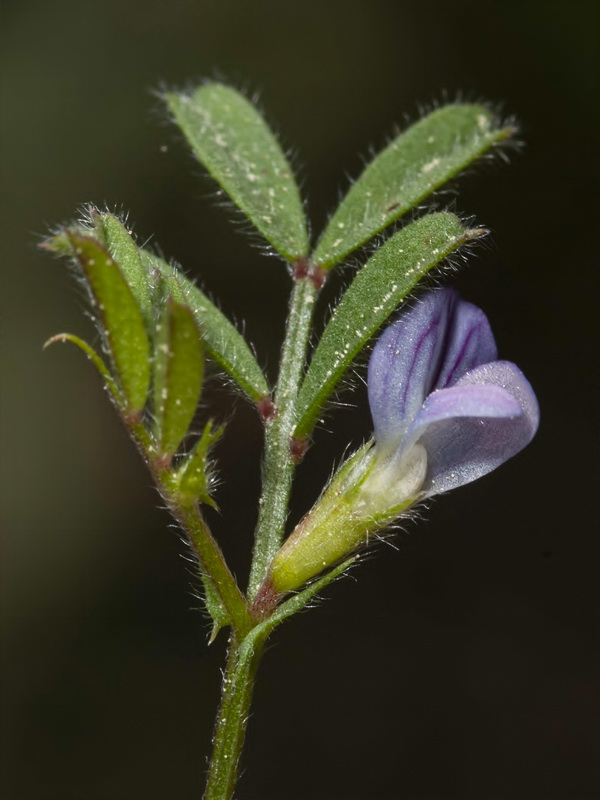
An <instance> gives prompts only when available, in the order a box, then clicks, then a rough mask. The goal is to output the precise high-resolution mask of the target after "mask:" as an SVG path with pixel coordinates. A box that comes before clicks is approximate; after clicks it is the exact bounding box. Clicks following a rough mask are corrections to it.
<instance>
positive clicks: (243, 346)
mask: <svg viewBox="0 0 600 800" xmlns="http://www.w3.org/2000/svg"><path fill="white" fill-rule="evenodd" d="M140 253H141V257H142V261H143V262H144V263H145V264H146V266H147V267H148V268H150V269H153V270H154V271H155V273H156V276H155V284H156V287H155V292H156V295H157V298H158V299H157V300H155V301H154V302H155V303H157V302H160V298H161V297H167V296H169V295H171V296H172V297H173V298H174V300H176V301H177V302H178V303H182V304H184V305H187V306H189V308H190V309H191V310H192V313H193V314H194V318H195V320H196V323H197V325H198V327H199V329H200V333H201V335H202V340H203V342H204V344H205V347H206V350H207V353H208V355H209V356H210V357H211V358H212V359H214V361H216V362H217V364H218V365H219V366H220V367H221V369H223V370H224V371H225V372H226V373H227V374H228V375H230V376H231V377H232V378H233V380H234V381H235V382H236V383H237V385H238V386H239V387H240V388H241V389H242V390H243V391H244V392H245V393H246V394H247V395H248V397H249V398H250V399H251V400H252V401H253V402H254V403H256V402H258V401H259V400H261V399H262V398H264V397H265V396H267V395H268V394H269V386H268V384H267V381H266V379H265V376H264V374H263V372H262V370H261V368H260V367H259V366H258V363H257V361H256V358H255V357H254V355H253V353H252V351H251V350H250V347H249V346H248V343H247V341H246V340H245V339H244V337H243V336H242V335H241V333H240V332H239V331H238V330H237V329H236V328H235V327H234V326H233V325H232V324H231V322H230V321H229V320H228V319H227V317H226V316H225V315H224V314H223V312H222V311H220V310H219V309H218V308H217V306H215V304H214V303H213V302H211V300H209V299H208V297H207V296H206V295H205V294H204V293H203V292H201V291H200V289H199V288H198V287H197V286H196V285H195V284H194V283H192V281H190V280H188V279H187V278H186V277H185V275H183V274H182V273H181V272H180V271H179V270H178V269H176V268H175V267H173V266H171V265H170V264H167V262H166V261H163V259H162V258H159V257H158V256H156V255H154V253H150V252H148V251H147V250H141V251H140Z"/></svg>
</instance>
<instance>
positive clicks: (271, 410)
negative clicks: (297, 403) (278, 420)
mask: <svg viewBox="0 0 600 800" xmlns="http://www.w3.org/2000/svg"><path fill="white" fill-rule="evenodd" d="M256 410H257V411H258V413H259V414H260V416H261V419H262V420H263V422H268V421H269V420H270V419H273V417H274V416H275V403H274V402H273V401H272V400H271V397H270V395H268V394H266V395H264V397H261V398H260V400H258V401H257V403H256Z"/></svg>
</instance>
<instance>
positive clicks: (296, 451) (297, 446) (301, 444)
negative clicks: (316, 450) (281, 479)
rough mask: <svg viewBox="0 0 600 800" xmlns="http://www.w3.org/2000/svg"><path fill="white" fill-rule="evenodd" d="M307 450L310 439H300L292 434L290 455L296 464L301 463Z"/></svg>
mask: <svg viewBox="0 0 600 800" xmlns="http://www.w3.org/2000/svg"><path fill="white" fill-rule="evenodd" d="M307 450H308V439H306V438H303V439H298V438H297V437H296V436H292V438H291V439H290V455H291V456H292V459H293V460H294V464H299V463H300V462H301V461H302V459H303V458H304V456H305V455H306V451H307Z"/></svg>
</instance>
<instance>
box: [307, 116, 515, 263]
mask: <svg viewBox="0 0 600 800" xmlns="http://www.w3.org/2000/svg"><path fill="white" fill-rule="evenodd" d="M513 133H514V128H512V127H510V126H505V127H500V126H498V125H497V124H496V120H495V118H494V115H493V114H492V113H491V112H490V111H489V110H488V109H487V108H485V107H484V106H480V105H448V106H444V107H443V108H439V109H437V110H436V111H433V112H432V113H431V114H428V115H427V116H426V117H424V118H423V119H422V120H420V121H419V122H417V123H416V124H415V125H412V126H411V127H410V128H408V130H406V131H405V132H404V133H401V134H400V135H399V136H398V137H397V138H396V139H394V141H393V142H391V144H389V145H388V146H387V147H386V148H385V149H384V150H382V152H381V153H379V155H377V156H376V157H375V158H374V159H373V161H371V163H370V164H368V166H367V167H366V168H365V170H364V172H363V173H362V175H361V176H360V177H359V178H358V180H357V181H356V183H354V184H353V185H352V186H351V187H350V189H349V191H348V193H347V194H346V196H345V198H344V199H343V200H342V202H341V204H340V206H339V207H338V209H337V211H336V212H335V213H334V215H333V217H332V218H331V220H330V221H329V224H328V225H327V228H326V229H325V231H324V233H323V234H322V236H321V238H320V240H319V242H318V244H317V247H316V249H315V251H314V253H313V255H312V260H313V261H314V262H315V263H317V264H320V265H321V267H323V268H324V269H329V268H330V267H332V266H333V265H334V264H337V263H339V262H340V261H342V259H344V258H345V257H346V256H347V255H348V254H349V253H351V252H352V251H353V250H356V249H357V248H358V247H360V246H361V245H362V244H364V243H365V242H367V241H368V240H369V239H371V238H372V237H373V236H374V235H375V234H376V233H379V232H380V231H382V230H383V229H384V228H385V227H387V226H388V225H389V224H390V223H391V222H393V221H394V220H396V219H398V218H399V217H401V216H402V214H404V213H405V212H406V211H408V209H410V208H413V207H414V206H416V205H417V204H418V203H420V202H421V200H423V199H424V198H425V197H427V195H429V194H431V193H432V192H433V191H435V190H436V189H437V188H439V187H440V186H442V184H444V183H446V181H448V180H449V179H450V178H452V177H453V176H454V175H456V174H457V173H458V172H460V171H461V170H463V169H464V168H465V167H466V166H467V165H468V164H470V163H471V162H472V161H474V160H475V159H477V158H479V157H480V156H482V155H483V154H484V153H485V152H486V151H488V150H489V149H490V148H491V147H493V146H494V145H495V144H497V143H498V142H501V141H502V140H503V139H507V138H508V137H509V136H511V135H512V134H513Z"/></svg>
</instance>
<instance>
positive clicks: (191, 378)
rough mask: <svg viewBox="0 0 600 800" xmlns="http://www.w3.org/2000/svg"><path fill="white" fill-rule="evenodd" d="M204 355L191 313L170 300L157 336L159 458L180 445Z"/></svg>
mask: <svg viewBox="0 0 600 800" xmlns="http://www.w3.org/2000/svg"><path fill="white" fill-rule="evenodd" d="M203 374H204V353H203V348H202V340H201V338H200V332H199V330H198V326H197V325H196V322H195V320H194V315H193V314H192V311H191V310H190V309H189V308H188V307H187V306H184V305H181V304H179V303H176V302H175V301H174V300H173V299H169V301H168V302H167V305H166V308H165V310H164V312H163V316H162V319H161V322H160V324H159V331H158V333H157V336H156V351H155V357H154V417H155V426H156V428H155V430H156V442H157V447H158V451H159V453H160V454H161V455H168V456H172V455H174V454H175V452H176V451H177V448H178V447H179V445H180V444H181V442H182V441H183V439H184V437H185V435H186V433H187V432H188V428H189V426H190V423H191V422H192V419H193V418H194V414H195V413H196V408H197V406H198V401H199V400H200V393H201V391H202V378H203Z"/></svg>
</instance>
